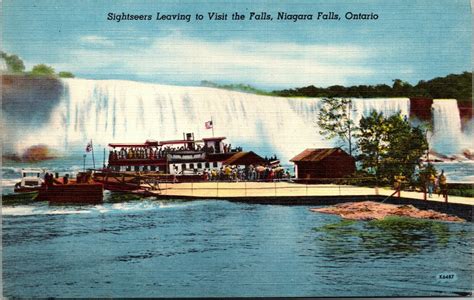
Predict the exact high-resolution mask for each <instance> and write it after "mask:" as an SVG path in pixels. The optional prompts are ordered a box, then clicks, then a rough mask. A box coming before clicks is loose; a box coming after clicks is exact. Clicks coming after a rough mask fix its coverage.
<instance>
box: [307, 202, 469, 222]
mask: <svg viewBox="0 0 474 300" xmlns="http://www.w3.org/2000/svg"><path fill="white" fill-rule="evenodd" d="M310 210H311V211H313V212H320V213H326V214H335V215H339V216H341V217H342V218H344V219H348V220H367V221H368V220H381V219H383V218H385V217H387V216H399V217H410V218H418V219H431V220H439V221H450V222H464V221H465V220H463V219H461V218H459V217H456V216H450V215H448V214H444V213H440V212H436V211H433V210H420V209H417V208H415V207H414V206H413V205H393V204H386V203H378V202H372V201H364V202H348V203H341V204H336V205H334V206H328V207H321V208H311V209H310Z"/></svg>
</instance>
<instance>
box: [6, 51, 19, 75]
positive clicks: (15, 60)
mask: <svg viewBox="0 0 474 300" xmlns="http://www.w3.org/2000/svg"><path fill="white" fill-rule="evenodd" d="M1 56H2V58H3V59H4V60H5V63H6V64H7V68H8V71H9V72H13V73H22V72H23V71H24V70H25V65H24V64H23V60H21V58H19V57H18V56H17V55H8V54H7V53H5V52H3V51H2V52H1Z"/></svg>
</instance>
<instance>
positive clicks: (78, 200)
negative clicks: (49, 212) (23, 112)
mask: <svg viewBox="0 0 474 300" xmlns="http://www.w3.org/2000/svg"><path fill="white" fill-rule="evenodd" d="M103 192H104V186H103V185H102V184H101V183H72V184H64V185H51V186H48V187H45V188H44V189H41V190H40V191H39V194H38V197H37V200H39V201H49V203H52V204H69V203H70V204H98V203H102V202H103V199H104V193H103Z"/></svg>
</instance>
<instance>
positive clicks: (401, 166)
mask: <svg viewBox="0 0 474 300" xmlns="http://www.w3.org/2000/svg"><path fill="white" fill-rule="evenodd" d="M358 137H359V140H358V142H359V150H360V152H361V154H360V155H359V156H358V159H359V160H360V162H361V166H362V168H363V169H364V170H367V171H371V172H372V173H374V174H375V177H376V179H377V181H382V182H385V183H388V182H391V180H392V179H393V177H394V176H395V175H403V176H405V177H406V178H407V179H414V174H415V171H416V169H417V167H419V166H420V164H421V158H422V156H423V155H424V154H425V153H426V151H427V150H428V142H427V140H426V136H425V132H424V130H423V129H422V128H421V127H418V126H412V125H411V124H410V123H409V121H408V120H407V119H406V118H403V117H402V116H401V115H400V113H398V114H396V115H392V116H389V117H384V116H383V114H382V113H377V112H376V111H372V112H371V113H370V114H369V116H367V117H362V119H361V120H360V124H359V135H358Z"/></svg>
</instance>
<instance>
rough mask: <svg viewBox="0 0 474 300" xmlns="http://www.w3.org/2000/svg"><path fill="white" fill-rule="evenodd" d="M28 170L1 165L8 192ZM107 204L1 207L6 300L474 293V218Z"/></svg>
mask: <svg viewBox="0 0 474 300" xmlns="http://www.w3.org/2000/svg"><path fill="white" fill-rule="evenodd" d="M64 163H65V161H50V162H44V163H43V164H42V166H43V167H45V168H49V169H52V167H54V166H56V169H57V166H59V165H63V166H64V165H65V164H64ZM66 165H67V164H66ZM21 167H22V165H19V164H12V165H8V164H7V165H4V167H3V168H2V174H3V179H2V186H3V187H4V191H3V192H4V193H8V190H9V189H11V188H12V186H13V183H14V182H15V181H17V180H18V178H17V177H18V175H17V174H18V173H17V171H18V170H19V168H21ZM81 167H82V166H80V164H79V166H76V165H73V164H69V165H67V167H65V168H64V170H62V171H68V170H69V171H74V170H78V169H81ZM467 168H472V166H471V165H467ZM447 169H449V168H447ZM59 171H61V170H59ZM464 173H465V174H467V175H469V174H472V173H469V171H467V172H464ZM453 174H454V173H453ZM461 175H462V174H461ZM105 201H106V202H105V203H104V204H102V205H94V206H49V205H48V204H47V203H35V204H31V205H16V206H3V207H2V225H3V229H2V231H3V241H2V245H3V253H2V258H3V292H4V295H5V296H7V297H140V296H141V297H181V296H182V297H194V296H201V297H204V296H208V297H209V296H214V297H232V296H249V297H259V296H265V297H271V296H338V297H341V296H450V295H460V294H463V293H465V292H469V291H470V290H471V289H472V283H473V280H472V273H471V272H472V271H471V270H472V269H473V263H472V254H473V253H472V248H473V247H472V246H473V234H472V233H473V231H472V223H446V222H433V221H426V222H425V221H424V222H417V221H406V220H404V221H397V222H388V223H387V222H362V221H357V222H344V221H342V222H341V219H340V218H339V217H338V216H333V215H325V214H320V213H314V212H310V211H309V208H310V206H283V205H249V204H244V203H232V202H228V201H221V200H215V199H207V200H200V201H179V200H166V201H163V200H157V199H155V198H147V199H140V200H137V199H129V197H126V196H124V195H120V194H112V193H109V192H106V195H105ZM440 274H451V275H453V274H454V277H453V278H452V279H449V280H446V279H439V275H440Z"/></svg>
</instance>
